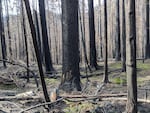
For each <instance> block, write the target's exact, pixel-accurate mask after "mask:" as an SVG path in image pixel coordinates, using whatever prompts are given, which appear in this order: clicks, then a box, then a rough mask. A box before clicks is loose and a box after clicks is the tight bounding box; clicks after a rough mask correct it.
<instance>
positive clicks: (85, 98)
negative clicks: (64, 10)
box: [0, 60, 150, 113]
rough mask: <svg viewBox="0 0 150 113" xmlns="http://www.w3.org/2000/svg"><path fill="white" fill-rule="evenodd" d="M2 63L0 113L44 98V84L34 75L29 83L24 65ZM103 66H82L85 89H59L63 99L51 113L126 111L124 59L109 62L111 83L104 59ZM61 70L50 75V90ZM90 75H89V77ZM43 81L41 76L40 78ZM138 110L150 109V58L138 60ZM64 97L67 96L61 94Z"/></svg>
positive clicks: (16, 111) (41, 111)
mask: <svg viewBox="0 0 150 113" xmlns="http://www.w3.org/2000/svg"><path fill="white" fill-rule="evenodd" d="M1 65H2V64H0V72H1V73H0V113H21V111H23V110H27V108H30V107H32V106H36V105H38V104H41V103H43V102H44V97H43V94H42V89H41V85H40V88H39V90H37V88H36V85H35V81H34V78H33V77H32V75H31V77H32V78H31V79H30V82H29V83H26V79H25V78H24V77H25V76H26V70H25V69H23V68H22V67H20V66H16V65H13V66H12V65H8V68H7V69H4V68H3V67H2V66H1ZM99 65H100V69H99V70H93V71H92V72H87V73H86V72H85V69H84V66H83V67H82V68H81V86H82V88H83V91H82V92H77V91H73V92H72V93H65V92H63V91H59V95H60V98H59V99H60V100H59V101H58V102H56V103H52V104H51V105H52V106H51V110H50V113H125V106H126V93H127V91H126V89H127V86H126V74H125V73H123V72H121V62H115V61H110V62H109V79H110V83H109V84H103V83H102V79H103V68H102V66H103V62H99ZM30 67H31V70H32V71H33V72H34V73H35V74H36V75H38V70H37V66H36V65H35V64H32V65H31V66H30ZM55 69H56V71H57V72H58V73H57V74H56V75H55V77H54V78H49V77H46V79H45V80H46V84H47V89H48V92H49V94H50V92H51V91H52V90H53V89H55V88H58V86H59V84H60V76H61V66H58V65H56V66H55ZM87 76H88V79H89V80H87ZM38 81H39V78H38ZM137 81H138V99H140V102H139V103H138V111H139V113H150V109H149V108H150V60H146V61H145V62H144V63H142V61H140V60H139V61H138V63H137ZM61 97H63V98H61ZM46 112H47V110H46V107H45V106H39V107H35V108H33V109H29V110H27V111H26V112H25V113H46Z"/></svg>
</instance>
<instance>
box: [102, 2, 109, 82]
mask: <svg viewBox="0 0 150 113" xmlns="http://www.w3.org/2000/svg"><path fill="white" fill-rule="evenodd" d="M107 48H108V47H107V0H104V78H103V82H104V83H108V82H109V80H108V53H107V51H108V50H107Z"/></svg>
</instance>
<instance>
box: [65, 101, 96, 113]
mask: <svg viewBox="0 0 150 113" xmlns="http://www.w3.org/2000/svg"><path fill="white" fill-rule="evenodd" d="M66 103H67V105H68V107H66V108H65V109H64V110H63V111H64V112H65V113H86V112H87V111H90V110H92V109H94V108H95V105H94V104H92V103H89V102H82V103H81V102H79V103H74V102H68V101H66Z"/></svg>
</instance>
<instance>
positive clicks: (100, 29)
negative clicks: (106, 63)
mask: <svg viewBox="0 0 150 113" xmlns="http://www.w3.org/2000/svg"><path fill="white" fill-rule="evenodd" d="M101 21H102V20H101V0H99V37H100V58H101V59H102V58H103V40H102V25H101Z"/></svg>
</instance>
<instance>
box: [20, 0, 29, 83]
mask: <svg viewBox="0 0 150 113" xmlns="http://www.w3.org/2000/svg"><path fill="white" fill-rule="evenodd" d="M21 12H22V27H23V34H24V41H25V53H26V63H27V68H29V53H28V40H27V32H26V23H25V13H24V7H23V1H22V0H21ZM27 82H29V70H28V69H27Z"/></svg>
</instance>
